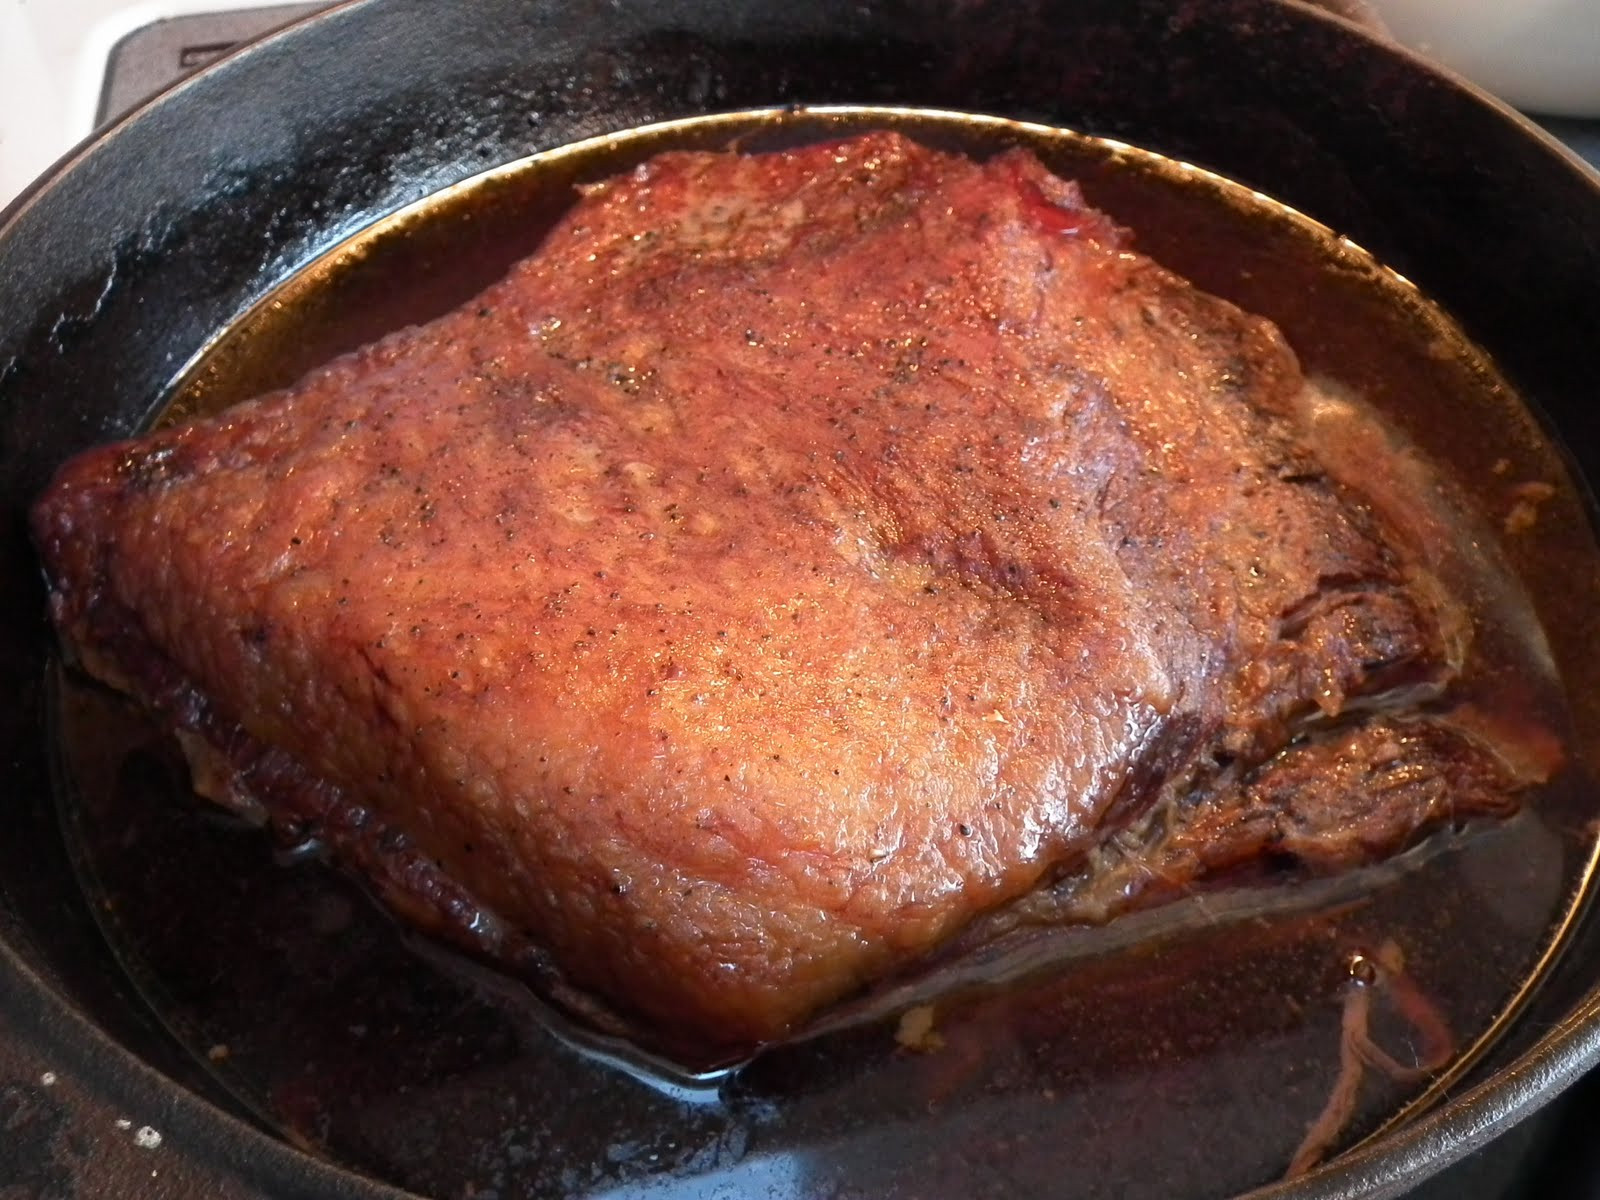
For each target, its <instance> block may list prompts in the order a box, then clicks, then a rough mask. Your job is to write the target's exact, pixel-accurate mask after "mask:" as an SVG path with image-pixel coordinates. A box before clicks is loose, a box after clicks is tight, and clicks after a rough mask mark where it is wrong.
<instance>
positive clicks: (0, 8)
mask: <svg viewBox="0 0 1600 1200" xmlns="http://www.w3.org/2000/svg"><path fill="white" fill-rule="evenodd" d="M278 2H283V0H278ZM273 3H274V0H0V209H3V208H4V207H5V206H6V205H7V204H9V203H10V202H11V200H12V198H13V197H15V196H16V195H17V193H19V192H20V191H22V189H23V188H25V187H26V186H27V185H28V184H29V183H30V182H31V181H32V180H33V179H34V178H35V177H36V176H38V175H40V174H42V173H43V172H44V171H45V170H46V169H48V168H49V166H50V164H51V163H53V162H55V160H56V159H58V158H60V157H61V156H62V155H63V154H65V153H66V152H67V151H68V150H70V149H71V148H72V147H73V146H74V145H76V144H77V143H78V142H79V141H81V140H82V139H83V138H85V137H87V136H88V135H89V132H90V130H91V129H92V128H93V125H94V116H95V109H96V107H97V106H98V104H99V101H100V86H101V83H102V82H103V80H104V77H105V69H106V59H107V56H108V55H109V54H110V53H111V48H112V47H113V46H115V45H116V44H117V42H118V41H119V40H120V39H121V38H122V37H123V36H124V35H126V34H128V33H132V32H133V31H134V30H135V29H140V28H142V27H143V26H145V25H148V24H150V23H151V22H153V21H159V20H162V19H164V18H167V17H182V16H189V15H192V14H194V13H203V12H224V11H227V10H231V9H240V8H265V7H268V6H270V5H271V4H273Z"/></svg>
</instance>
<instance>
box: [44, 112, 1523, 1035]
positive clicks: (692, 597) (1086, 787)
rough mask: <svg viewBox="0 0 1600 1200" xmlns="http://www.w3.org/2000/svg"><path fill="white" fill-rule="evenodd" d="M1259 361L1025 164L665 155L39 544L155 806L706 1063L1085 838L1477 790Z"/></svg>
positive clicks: (71, 639) (48, 510)
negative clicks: (152, 754)
mask: <svg viewBox="0 0 1600 1200" xmlns="http://www.w3.org/2000/svg"><path fill="white" fill-rule="evenodd" d="M1304 382H1305V381H1304V380H1303V378H1302V374H1301V371H1300V368H1299V366H1298V364H1297V362H1296V359H1295V356H1294V354H1293V353H1292V352H1291V351H1290V349H1289V348H1288V346H1287V345H1286V344H1285V343H1284V340H1283V338H1282V337H1281V336H1280V335H1279V333H1278V332H1277V331H1276V329H1275V328H1274V327H1273V326H1272V325H1271V324H1270V323H1268V322H1267V321H1265V320H1263V319H1261V318H1258V317H1254V316H1251V315H1249V314H1246V313H1244V312H1241V311H1240V310H1239V309H1237V308H1236V307H1234V306H1233V305H1231V304H1229V303H1227V302H1225V301H1223V300H1220V299H1217V298H1215V297H1213V296H1210V295H1207V294H1205V293H1203V292H1201V291H1199V290H1197V289H1196V288H1194V287H1193V286H1191V285H1189V284H1188V283H1186V282H1185V281H1184V280H1182V279H1180V278H1178V277H1176V276H1175V275H1173V274H1171V273H1170V272H1168V271H1166V270H1164V269H1163V268H1162V267H1160V266H1158V265H1157V264H1155V263H1153V262H1151V261H1149V260H1148V259H1145V258H1143V257H1141V256H1140V255H1138V254H1136V253H1134V252H1132V250H1131V249H1130V240H1129V237H1128V235H1127V234H1126V233H1125V231H1123V230H1122V229H1120V228H1118V227H1117V226H1116V225H1114V224H1113V223H1112V222H1111V221H1110V220H1108V219H1107V218H1106V217H1105V216H1103V215H1101V214H1099V213H1097V212H1096V211H1094V210H1092V209H1091V208H1089V207H1087V206H1086V205H1085V203H1084V201H1083V199H1082V197H1081V196H1080V194H1079V191H1078V190H1077V188H1076V187H1075V186H1074V185H1073V184H1071V183H1067V182H1063V181H1062V180H1060V179H1058V178H1055V177H1054V176H1052V175H1051V174H1049V173H1048V172H1047V171H1046V170H1045V169H1044V168H1043V167H1042V166H1041V165H1040V163H1039V162H1038V161H1037V160H1036V159H1034V158H1033V157H1031V156H1029V155H1028V154H1026V153H1022V152H1011V153H1006V154H1002V155H999V156H998V157H995V158H993V159H990V160H989V161H987V162H982V163H980V162H975V161H971V160H968V159H966V158H963V157H959V156H953V155H948V154H943V153H936V152H933V151H930V150H928V149H924V148H922V147H920V146H918V145H917V144H915V143H913V142H911V141H908V140H906V139H904V138H902V137H899V136H896V135H893V134H872V135H866V136H861V137H857V138H853V139H851V140H847V141H841V142H836V143H832V144H827V145H816V146H811V147H808V148H803V149H799V150H793V151H788V152H783V153H774V154H762V155H741V154H737V153H723V154H706V153H669V154H664V155H661V156H659V157H658V158H656V159H654V160H652V161H651V162H649V163H648V164H646V165H645V166H643V167H641V168H639V169H638V170H636V171H634V172H632V173H630V174H628V175H626V176H624V177H621V178H617V179H614V180H612V181H610V182H607V183H604V184H601V185H599V186H596V187H593V188H590V189H588V190H586V192H585V193H584V195H583V197H582V198H581V200H580V201H579V202H578V203H577V204H576V205H575V207H574V208H573V209H572V211H571V212H570V214H569V215H568V216H567V217H566V218H565V220H564V221H563V222H561V223H560V224H559V226H558V227H557V228H556V229H555V230H554V231H553V232H552V233H551V234H550V235H549V237H548V239H547V241H546V242H545V244H544V246H543V248H542V249H541V250H540V251H539V252H538V253H537V254H536V255H534V256H533V257H532V258H530V259H528V260H526V261H524V262H523V263H521V264H520V265H518V266H517V267H515V268H514V269H513V270H512V272H511V273H510V275H509V276H508V277H507V278H506V279H505V280H504V281H502V282H500V283H498V284H496V285H495V286H493V287H491V288H490V289H489V290H488V291H486V292H484V293H483V294H482V295H481V296H479V297H478V298H477V299H475V300H474V301H473V302H471V303H470V304H468V305H466V306H465V307H463V308H461V309H459V310H458V311H456V312H453V313H451V314H450V315H447V316H445V317H443V318H441V319H439V320H436V321H434V322H432V323H431V324H428V325H425V326H422V327H420V328H413V329H407V330H404V331H401V332H398V333H396V334H394V335H392V336H390V337H388V338H385V339H384V340H382V341H380V342H378V343H376V344H374V345H371V346H369V347H367V348H365V349H363V350H360V351H358V352H356V353H353V354H350V355H348V356H346V357H344V358H341V359H339V360H337V361H335V362H333V363H331V364H330V365H328V366H326V367H325V368H323V369H320V370H318V371H315V372H313V373H312V374H311V375H310V376H309V377H307V378H306V379H304V380H303V381H302V382H301V383H299V384H298V385H297V386H295V387H293V388H291V389H289V390H287V391H285V392H280V393H277V394H273V395H269V396H265V397H262V398H261V399H259V400H256V401H253V402H251V403H248V404H245V405H241V406H239V407H237V408H234V409H232V410H230V411H228V412H225V413H224V414H222V415H221V416H218V417H215V418H213V419H208V420H202V421H198V422H196V423H193V424H190V425H187V426H184V427H180V428H166V429H161V430H158V431H156V432H154V433H151V434H149V435H147V436H144V437H141V438H138V439H135V440H133V441H130V442H124V443H120V444H117V445H111V446H105V447H102V448H98V449H95V450H92V451H90V452H88V453H86V454H84V455H83V456H81V457H79V458H77V459H76V460H74V461H72V462H71V463H69V464H67V465H66V466H65V467H64V468H63V469H62V471H61V472H60V474H59V476H58V478H57V479H56V481H55V482H54V484H53V485H52V486H51V488H50V489H49V491H48V492H47V493H46V494H45V495H44V496H43V498H42V499H41V500H40V501H39V502H38V504H37V507H36V509H35V512H34V530H35V536H36V539H37V542H38V545H39V547H40V550H41V552H42V555H43V558H44V561H45V564H46V567H47V570H48V575H49V579H50V582H51V587H52V604H53V613H54V617H55V620H56V622H57V624H58V626H59V628H60V630H61V632H62V634H63V636H64V639H65V641H66V642H67V643H68V644H69V645H70V646H71V647H73V648H74V649H75V652H76V655H77V656H78V658H79V660H80V661H81V663H82V664H83V666H84V667H85V668H86V669H87V670H88V671H89V672H91V673H92V674H94V675H95V676H98V677H99V678H101V679H103V680H106V681H108V682H110V683H112V684H113V685H115V686H116V687H118V688H121V689H123V690H125V691H127V692H129V693H131V694H132V695H133V696H135V697H137V698H138V699H139V700H140V701H141V702H143V703H144V704H145V705H147V706H148V707H149V708H150V709H151V710H152V711H154V712H155V713H157V714H158V715H159V717H160V718H161V719H162V720H163V721H164V722H165V723H166V724H167V725H168V726H170V727H171V728H172V729H174V730H175V731H176V732H177V735H178V737H179V739H180V740H181V741H182V743H183V745H184V748H185V750H186V752H187V753H188V754H189V757H190V760H191V763H192V764H193V768H194V777H195V782H196V786H197V788H198V789H199V790H200V791H202V792H204V793H206V794H208V795H211V796H214V797H216V798H219V799H222V800H225V801H227V802H229V803H232V804H234V805H236V806H245V807H257V808H260V809H261V810H264V811H265V813H266V814H267V815H268V816H269V817H271V819H273V820H275V821H277V822H279V823H281V824H287V825H293V826H294V827H296V828H298V829H300V830H303V831H308V832H313V833H315V834H317V835H318V836H320V837H322V838H323V840H324V841H326V842H327V843H328V844H329V845H330V846H331V847H332V848H333V850H334V852H335V853H336V854H337V855H339V856H340V857H341V858H343V859H344V860H345V861H346V862H347V863H349V864H351V865H353V866H355V867H356V868H357V869H358V870H360V871H361V872H362V873H364V874H366V875H367V876H368V877H369V878H370V879H371V880H372V881H373V882H374V884H375V886H376V887H377V889H378V890H379V892H380V893H381V894H382V895H383V896H384V897H385V898H386V899H388V900H389V902H390V903H392V904H393V905H395V906H396V907H397V908H398V909H400V910H401V911H402V912H403V913H405V914H406V915H408V916H409V917H410V918H412V919H413V920H415V921H417V922H419V923H421V924H423V925H425V926H427V927H429V928H431V929H434V930H436V931H440V932H443V933H447V934H450V935H452V936H454V937H456V938H457V939H459V940H464V941H467V942H469V943H470V944H471V945H473V946H474V947H475V948H476V949H477V950H478V951H479V952H480V953H483V954H486V955H488V956H490V957H495V958H500V959H502V960H504V961H506V962H508V963H512V964H513V965H516V966H518V967H519V968H524V969H537V970H540V971H542V972H543V973H544V975H545V976H546V982H547V983H549V984H550V985H551V986H553V987H556V988H558V989H559V992H560V994H561V995H563V996H565V997H567V998H568V999H569V1000H574V998H576V997H580V996H581V997H588V998H590V999H592V1000H593V1001H595V1002H596V1005H597V1008H598V1009H603V1010H604V1012H605V1013H606V1014H609V1018H610V1019H613V1020H615V1021H618V1022H621V1023H623V1024H625V1025H626V1026H627V1027H628V1028H630V1029H632V1030H634V1031H635V1032H636V1033H637V1034H638V1035H639V1036H641V1037H642V1038H643V1039H645V1040H647V1041H649V1042H651V1043H652V1044H655V1045H657V1046H661V1047H665V1048H667V1049H668V1050H669V1051H671V1052H672V1053H675V1054H677V1055H679V1056H681V1057H684V1058H691V1059H696V1060H700V1061H705V1060H709V1059H714V1058H717V1057H719V1056H728V1055H733V1054H738V1053H742V1052H744V1051H747V1050H748V1049H749V1048H751V1047H753V1046H756V1045H759V1044H761V1043H764V1042H769V1041H772V1040H774V1039H779V1038H782V1037H784V1036H786V1035H787V1034H790V1033H792V1032H793V1031H795V1030H796V1029H798V1028H800V1027H801V1026H802V1025H803V1024H804V1023H805V1022H806V1021H807V1020H808V1019H809V1018H810V1017H812V1016H813V1015H814V1014H816V1013H817V1012H818V1011H819V1010H821V1009H822V1008H823V1007H825V1006H827V1005H829V1004H830V1003H832V1002H834V1001H837V1000H839V999H841V998H843V997H846V996H849V995H852V994H854V993H858V992H860V991H861V990H862V989H864V988H866V987H868V986H869V985H871V984H872V983H874V982H875V981H879V980H882V979H884V978H886V977H888V976H890V975H893V974H895V973H896V972H901V971H904V970H906V969H909V968H910V967H912V966H913V965H914V964H915V963H917V962H918V961H919V960H921V959H923V958H924V957H925V956H927V955H928V954H929V953H930V952H931V951H933V950H935V949H936V948H938V947H940V946H941V945H942V944H944V943H945V942H947V940H949V939H950V938H952V937H953V936H954V935H956V934H957V933H958V932H960V931H962V930H963V929H966V928H967V927H968V926H969V925H970V924H971V923H972V922H973V920H974V919H975V918H976V917H977V916H978V915H979V914H984V913H989V912H992V911H994V910H996V909H999V908H1000V907H1001V906H1005V905H1007V904H1008V903H1009V902H1012V901H1016V900H1017V899H1018V898H1020V897H1024V896H1028V895H1029V894H1030V893H1034V892H1036V891H1037V890H1039V889H1042V888H1046V887H1048V886H1050V885H1051V884H1053V883H1054V882H1056V881H1058V880H1060V879H1062V878H1063V877H1066V876H1069V875H1072V874H1073V873H1074V872H1078V873H1082V872H1084V871H1092V870H1094V869H1096V864H1097V863H1101V862H1102V861H1103V860H1105V859H1106V857H1107V854H1108V848H1110V847H1111V846H1112V845H1113V844H1115V846H1116V847H1117V849H1116V853H1115V855H1114V856H1113V857H1116V858H1117V862H1116V863H1115V864H1114V865H1113V866H1107V867H1106V868H1105V869H1107V870H1113V869H1114V870H1120V871H1124V872H1127V871H1128V869H1129V855H1130V854H1131V855H1132V862H1133V865H1134V866H1135V867H1138V866H1140V864H1141V863H1142V864H1143V865H1144V867H1145V868H1146V869H1145V871H1144V875H1143V876H1141V878H1142V879H1143V882H1142V883H1139V884H1138V885H1137V886H1135V885H1134V884H1133V883H1130V884H1129V885H1128V887H1127V888H1126V889H1124V891H1125V894H1126V895H1127V897H1128V898H1129V901H1130V902H1134V901H1135V900H1137V898H1138V896H1139V895H1141V894H1146V893H1148V894H1149V895H1150V896H1152V897H1158V898H1159V897H1164V896H1167V895H1171V894H1176V893H1177V892H1181V891H1183V890H1184V889H1186V888H1188V887H1190V886H1192V885H1194V884H1195V883H1196V882H1198V881H1202V880H1204V879H1206V878H1208V877H1210V876H1212V875H1214V874H1217V873H1226V872H1235V871H1237V870H1238V869H1239V867H1240V866H1241V864H1245V863H1249V862H1260V861H1262V860H1264V859H1266V858H1271V859H1272V860H1273V861H1274V862H1275V863H1278V864H1284V863H1287V864H1290V865H1293V864H1295V863H1299V864H1302V865H1303V866H1304V867H1306V868H1308V869H1336V868H1342V867H1346V866H1350V865H1352V864H1356V863H1360V862H1364V861H1369V860H1371V859H1375V858H1378V857H1381V856H1383V855H1386V854H1390V853H1392V852H1394V851H1396V850H1398V849H1400V848H1402V847H1404V846H1406V845H1408V844H1410V843H1411V842H1413V841H1415V840H1416V839H1417V838H1418V837H1419V836H1420V835H1422V834H1423V833H1425V832H1427V831H1428V830H1430V829H1432V828H1434V827H1436V826H1438V825H1439V824H1441V823H1443V822H1446V821H1453V820H1460V819H1462V818H1463V817H1465V816H1468V815H1471V814H1473V813H1475V812H1505V811H1509V810H1511V809H1514V808H1515V807H1516V805H1517V803H1518V796H1519V791H1520V789H1521V788H1523V787H1524V786H1525V785H1526V784H1527V783H1529V782H1530V781H1531V776H1532V775H1536V774H1537V772H1536V771H1535V772H1531V773H1530V772H1529V771H1528V770H1525V769H1524V770H1519V769H1517V768H1516V767H1514V766H1512V765H1508V762H1509V761H1510V760H1511V758H1514V756H1507V755H1506V754H1504V753H1501V752H1500V751H1499V750H1498V749H1497V748H1496V747H1495V745H1494V744H1493V738H1492V737H1486V736H1484V735H1483V734H1482V726H1481V723H1480V725H1479V726H1472V725H1471V724H1470V723H1465V724H1464V723H1460V722H1455V723H1452V721H1451V719H1450V718H1449V717H1448V716H1447V715H1445V716H1441V715H1440V713H1442V712H1444V711H1445V710H1446V709H1447V708H1448V699H1449V695H1450V688H1451V682H1452V680H1453V679H1454V678H1455V677H1456V675H1457V673H1458V671H1459V670H1460V667H1461V664H1462V661H1463V658H1464V656H1465V655H1466V654H1467V653H1468V652H1469V643H1470V629H1471V620H1470V617H1469V614H1467V613H1466V612H1465V611H1464V610H1463V608H1462V606H1461V605H1460V603H1458V601H1457V600H1456V599H1455V598H1454V597H1453V596H1452V595H1451V594H1449V592H1448V590H1447V589H1446V588H1445V587H1444V586H1443V585H1441V584H1440V583H1439V582H1438V580H1437V579H1436V578H1435V576H1434V574H1433V573H1432V572H1431V571H1430V570H1429V567H1428V561H1427V557H1426V555H1423V554H1420V553H1418V551H1417V549H1416V546H1415V545H1414V542H1415V539H1413V538H1408V536H1407V535H1406V532H1405V531H1404V530H1400V529H1396V528H1394V527H1393V525H1392V522H1391V521H1389V520H1387V519H1386V518H1384V517H1381V516H1380V515H1378V514H1377V511H1376V510H1375V509H1374V507H1373V505H1371V504H1369V503H1367V502H1366V500H1365V499H1364V498H1363V496H1362V494H1360V492H1359V490H1356V489H1353V488H1352V487H1351V486H1350V484H1349V482H1348V481H1341V480H1338V479H1335V478H1334V477H1332V476H1331V475H1330V473H1329V472H1328V471H1327V470H1326V469H1325V467H1324V465H1323V463H1322V462H1321V461H1320V460H1319V457H1318V453H1317V448H1316V446H1314V445H1311V444H1308V441H1307V439H1306V438H1305V436H1304V435H1303V432H1302V431H1301V429H1300V428H1299V427H1298V426H1297V424H1296V421H1295V416H1294V414H1295V411H1296V409H1295V399H1296V397H1297V395H1298V394H1299V393H1300V391H1301V389H1302V388H1303V386H1304ZM1381 469H1382V468H1381V464H1375V465H1374V470H1375V471H1376V472H1381ZM1379 785H1381V786H1379ZM1163 830H1165V831H1167V832H1166V833H1165V835H1163V833H1162V831H1163ZM1134 831H1137V837H1136V838H1132V839H1131V840H1130V837H1129V836H1128V835H1130V834H1132V833H1133V832H1134ZM1130 846H1132V847H1134V848H1133V849H1131V850H1130V849H1129V847H1130ZM1141 856H1142V857H1141ZM1136 873H1137V872H1136ZM1151 880H1156V881H1158V882H1159V884H1160V886H1159V887H1156V888H1150V887H1148V886H1146V885H1148V884H1149V883H1150V881H1151ZM1113 907H1114V906H1113ZM574 1002H577V1001H574Z"/></svg>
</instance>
